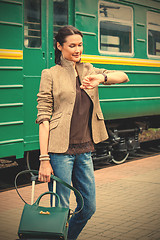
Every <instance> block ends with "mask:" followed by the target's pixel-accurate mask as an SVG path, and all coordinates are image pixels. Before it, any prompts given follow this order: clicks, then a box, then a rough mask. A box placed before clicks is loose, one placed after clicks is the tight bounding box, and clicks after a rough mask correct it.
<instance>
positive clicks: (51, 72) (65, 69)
mask: <svg viewBox="0 0 160 240" xmlns="http://www.w3.org/2000/svg"><path fill="white" fill-rule="evenodd" d="M76 69H77V72H78V74H79V78H80V81H81V82H82V79H83V78H84V77H85V76H86V75H90V74H99V73H102V72H105V73H107V72H109V71H107V70H105V69H98V68H94V67H93V65H92V64H90V63H77V64H76ZM85 92H86V93H87V94H88V96H89V97H90V99H91V101H92V103H93V112H92V119H91V126H92V139H93V142H94V143H99V142H101V141H104V140H106V139H107V138H108V134H107V131H106V127H105V124H104V117H103V114H102V111H101V107H100V103H99V95H98V87H96V88H94V89H87V90H85ZM37 96H38V99H37V102H38V105H37V108H38V114H37V119H36V123H40V122H41V121H43V120H46V119H47V120H48V121H49V123H50V125H49V145H48V152H54V153H64V152H66V151H67V149H68V146H69V134H70V124H71V118H72V113H73V108H74V103H75V98H76V74H75V71H74V68H73V62H71V61H68V60H66V59H63V58H62V64H61V65H55V66H54V67H51V68H50V69H45V70H43V71H42V76H41V82H40V88H39V93H38V95H37ZM77 127H78V122H77Z"/></svg>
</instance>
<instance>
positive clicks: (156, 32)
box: [147, 12, 160, 56]
mask: <svg viewBox="0 0 160 240" xmlns="http://www.w3.org/2000/svg"><path fill="white" fill-rule="evenodd" d="M147 20H148V21H147V22H148V54H149V55H155V56H160V14H159V13H155V12H148V17H147Z"/></svg>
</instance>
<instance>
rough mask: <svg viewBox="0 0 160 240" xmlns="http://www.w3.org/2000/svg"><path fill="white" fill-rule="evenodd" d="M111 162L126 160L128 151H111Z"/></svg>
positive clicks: (117, 162) (118, 162)
mask: <svg viewBox="0 0 160 240" xmlns="http://www.w3.org/2000/svg"><path fill="white" fill-rule="evenodd" d="M111 154H112V162H113V163H115V164H121V163H124V162H125V161H126V159H127V158H128V155H129V153H128V152H126V151H124V152H123V151H112V153H111Z"/></svg>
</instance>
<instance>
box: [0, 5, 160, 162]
mask: <svg viewBox="0 0 160 240" xmlns="http://www.w3.org/2000/svg"><path fill="white" fill-rule="evenodd" d="M67 24H71V25H74V26H76V27H77V28H78V29H80V30H81V31H82V32H83V34H84V54H83V57H82V61H83V62H90V63H92V64H93V65H94V66H96V67H100V68H106V69H111V70H112V69H115V70H123V71H125V72H126V73H127V74H128V76H129V78H130V82H128V83H127V84H120V85H111V86H104V85H100V86H99V96H100V103H101V107H102V111H103V114H104V118H105V121H106V126H107V129H108V132H109V135H110V138H109V140H107V141H106V142H105V143H103V144H98V145H97V146H96V152H95V153H94V154H93V156H94V157H95V158H96V157H97V158H98V157H99V158H101V157H104V156H105V157H107V156H110V158H111V159H112V160H113V161H115V162H116V163H121V162H123V161H124V160H125V159H126V158H127V156H128V153H129V151H132V150H136V149H138V148H139V142H138V134H139V131H140V130H141V129H144V128H147V127H148V126H149V127H159V126H160V1H159V0H121V1H120V0H110V1H107V0H0V158H2V157H8V156H16V158H17V159H18V158H23V156H24V153H25V152H28V151H32V150H37V149H39V140H38V126H37V125H36V124H35V119H36V115H37V108H36V106H37V102H36V99H37V93H38V89H39V83H40V77H41V71H42V69H44V68H50V67H51V66H53V65H54V35H55V34H56V32H57V31H58V29H59V28H60V27H61V26H63V25H67Z"/></svg>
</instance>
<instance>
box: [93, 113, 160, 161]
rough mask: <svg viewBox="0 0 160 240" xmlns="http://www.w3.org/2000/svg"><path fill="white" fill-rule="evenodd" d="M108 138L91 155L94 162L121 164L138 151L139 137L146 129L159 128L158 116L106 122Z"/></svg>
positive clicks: (159, 117)
mask: <svg viewBox="0 0 160 240" xmlns="http://www.w3.org/2000/svg"><path fill="white" fill-rule="evenodd" d="M105 123H106V128H107V131H108V135H109V138H108V139H107V140H106V141H104V142H102V143H99V144H97V145H95V151H94V152H93V154H92V157H93V161H94V162H100V161H105V160H106V161H109V162H113V163H115V164H121V163H123V162H125V161H126V159H127V158H128V156H129V154H134V153H136V152H137V151H138V150H139V149H140V141H139V135H140V134H141V133H142V132H143V130H147V129H148V128H159V126H160V116H159V115H158V116H154V117H150V116H149V117H145V118H144V117H143V118H135V119H133V118H132V119H120V120H118V121H117V120H112V121H106V122H105Z"/></svg>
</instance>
